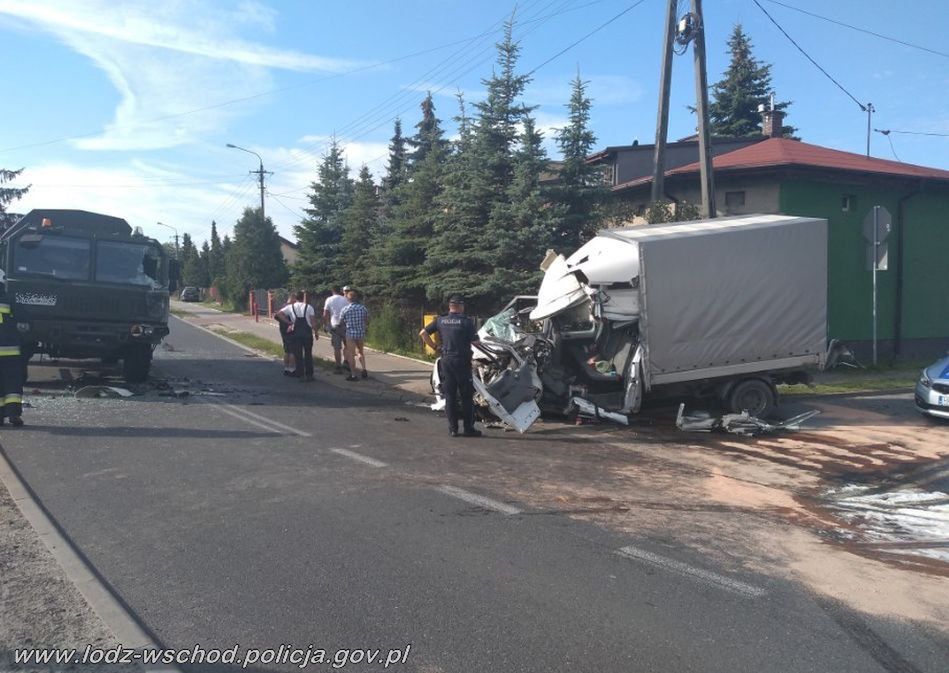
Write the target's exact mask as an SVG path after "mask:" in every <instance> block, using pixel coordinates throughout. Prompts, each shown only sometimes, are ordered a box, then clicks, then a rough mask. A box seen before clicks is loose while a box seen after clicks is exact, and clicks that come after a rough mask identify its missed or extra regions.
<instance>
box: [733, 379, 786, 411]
mask: <svg viewBox="0 0 949 673" xmlns="http://www.w3.org/2000/svg"><path fill="white" fill-rule="evenodd" d="M775 399H776V395H775V391H774V387H773V386H772V385H771V384H769V383H768V382H766V381H763V380H762V379H744V380H742V381H739V382H738V383H736V384H735V387H734V388H732V389H731V392H730V393H729V395H728V409H729V411H731V412H732V413H734V414H740V413H741V412H743V411H747V412H748V415H749V416H756V417H758V418H762V417H765V416H767V415H768V414H770V413H771V411H772V410H773V409H774V404H775Z"/></svg>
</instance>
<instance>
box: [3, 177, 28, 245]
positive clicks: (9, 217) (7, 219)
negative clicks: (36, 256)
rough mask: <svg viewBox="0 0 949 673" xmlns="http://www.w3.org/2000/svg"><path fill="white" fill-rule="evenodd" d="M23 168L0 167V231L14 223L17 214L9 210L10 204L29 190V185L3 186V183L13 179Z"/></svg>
mask: <svg viewBox="0 0 949 673" xmlns="http://www.w3.org/2000/svg"><path fill="white" fill-rule="evenodd" d="M22 172H23V169H22V168H21V169H20V170H17V171H10V170H7V169H5V168H0V231H3V230H4V229H6V228H7V227H9V226H11V225H13V224H14V223H16V221H17V220H18V219H19V216H18V215H17V214H16V213H11V212H9V207H10V204H11V203H13V202H14V201H18V200H19V199H22V198H23V196H24V195H25V194H26V193H27V192H28V191H30V186H29V185H27V186H26V187H4V186H3V185H5V184H7V183H8V182H11V181H13V180H15V179H16V178H17V177H18V176H19V175H20V173H22Z"/></svg>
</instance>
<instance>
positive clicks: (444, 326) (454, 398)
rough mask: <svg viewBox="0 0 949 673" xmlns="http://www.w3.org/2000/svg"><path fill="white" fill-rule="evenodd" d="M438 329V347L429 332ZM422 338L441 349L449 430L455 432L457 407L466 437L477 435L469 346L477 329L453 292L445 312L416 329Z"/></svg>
mask: <svg viewBox="0 0 949 673" xmlns="http://www.w3.org/2000/svg"><path fill="white" fill-rule="evenodd" d="M435 332H438V337H439V340H440V341H441V344H442V345H441V347H440V348H439V347H438V346H437V345H436V344H435V341H434V340H433V339H432V335H433V334H435ZM418 335H419V337H421V339H422V341H423V342H425V344H426V345H427V346H428V347H429V348H431V349H432V350H437V351H440V352H441V368H440V370H439V371H440V373H441V384H442V395H444V397H445V413H446V414H447V416H448V434H449V435H450V436H451V437H457V436H458V409H457V406H456V405H457V403H458V401H459V400H460V402H461V415H462V420H463V421H464V432H463V433H462V434H463V435H464V436H465V437H480V436H481V431H480V430H475V427H474V401H473V399H472V398H473V397H474V384H473V383H472V382H471V346H472V344H479V343H481V340H480V339H479V338H478V330H477V329H476V328H475V324H474V320H472V319H471V318H469V317H468V316H466V315H465V300H464V299H463V298H462V297H460V296H458V295H453V296H452V297H451V298H450V299H449V300H448V313H447V314H446V315H440V316H438V317H437V318H435V320H433V321H432V322H430V323H429V324H427V325H426V326H425V327H424V328H423V329H422V331H420V332H419V333H418Z"/></svg>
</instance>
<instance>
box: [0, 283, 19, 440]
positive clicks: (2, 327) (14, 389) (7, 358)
mask: <svg viewBox="0 0 949 673" xmlns="http://www.w3.org/2000/svg"><path fill="white" fill-rule="evenodd" d="M23 369H24V365H23V359H22V358H21V357H20V333H19V332H18V331H17V328H16V318H14V316H13V302H11V301H10V300H9V299H7V279H6V276H5V275H4V273H3V271H0V405H2V407H0V425H3V423H4V419H7V418H9V419H10V424H11V425H14V426H17V427H19V426H21V425H23Z"/></svg>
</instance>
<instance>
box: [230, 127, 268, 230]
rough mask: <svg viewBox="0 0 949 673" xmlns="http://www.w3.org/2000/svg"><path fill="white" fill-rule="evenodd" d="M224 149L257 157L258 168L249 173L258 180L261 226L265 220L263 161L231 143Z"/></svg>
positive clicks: (257, 155) (255, 153) (251, 152)
mask: <svg viewBox="0 0 949 673" xmlns="http://www.w3.org/2000/svg"><path fill="white" fill-rule="evenodd" d="M225 147H230V148H231V149H232V150H240V151H241V152H247V153H248V154H253V155H254V156H255V157H257V160H258V161H259V162H260V168H259V169H258V170H256V171H251V173H256V174H257V176H258V178H259V179H260V223H261V225H263V223H264V222H266V220H265V219H264V172H265V171H264V160H263V159H261V158H260V155H259V154H257V152H253V151H251V150H248V149H245V148H243V147H238V146H237V145H233V144H231V143H227V145H225Z"/></svg>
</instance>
